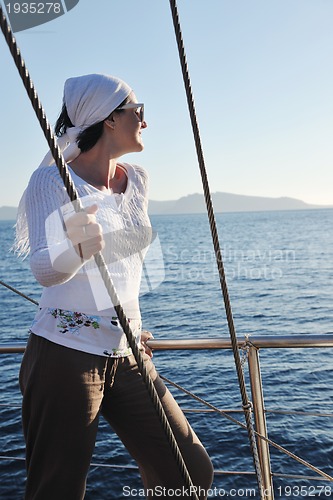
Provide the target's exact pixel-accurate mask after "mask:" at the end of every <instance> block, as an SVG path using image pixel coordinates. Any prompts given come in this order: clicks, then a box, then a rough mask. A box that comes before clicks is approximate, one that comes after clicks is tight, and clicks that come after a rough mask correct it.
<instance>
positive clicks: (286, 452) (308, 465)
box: [159, 374, 333, 481]
mask: <svg viewBox="0 0 333 500" xmlns="http://www.w3.org/2000/svg"><path fill="white" fill-rule="evenodd" d="M159 376H160V377H161V379H162V380H164V382H167V383H168V384H170V385H172V386H173V387H176V389H179V390H180V391H182V392H184V393H185V394H187V395H188V396H190V397H191V398H193V399H195V400H196V401H198V402H199V403H202V404H203V405H205V406H207V407H208V408H210V409H211V410H213V411H214V412H216V413H219V414H220V415H223V416H224V417H225V418H227V419H228V420H230V421H231V422H233V423H235V424H237V425H239V426H240V427H242V428H243V429H247V426H246V425H245V424H243V423H242V422H239V420H237V419H236V418H234V417H231V416H230V415H228V413H226V412H225V411H223V410H220V409H219V408H217V407H216V406H214V405H212V404H211V403H208V401H205V400H204V399H202V398H200V397H199V396H197V395H196V394H194V393H193V392H191V391H189V390H188V389H185V388H184V387H182V386H181V385H179V384H177V383H176V382H172V381H171V380H169V379H168V378H166V377H164V376H163V375H161V374H159ZM253 433H254V434H255V435H256V436H257V437H258V438H259V439H263V440H264V441H266V442H267V443H269V444H270V445H272V446H274V448H276V449H277V450H279V451H282V452H283V453H285V454H286V455H288V456H289V457H290V458H293V459H294V460H296V462H299V463H301V464H302V465H304V466H305V467H308V468H309V469H311V470H313V471H314V472H316V473H317V474H319V475H320V476H322V477H324V478H325V479H327V480H328V481H333V477H332V476H330V475H329V474H327V473H326V472H323V471H322V470H320V469H318V468H317V467H315V466H314V465H312V464H310V463H309V462H307V461H306V460H303V458H300V457H298V456H297V455H295V454H294V453H292V452H291V451H289V450H287V449H286V448H284V447H283V446H281V445H279V444H277V443H275V442H274V441H272V440H271V439H269V438H267V437H266V436H263V435H262V434H259V432H257V431H255V430H254V431H253Z"/></svg>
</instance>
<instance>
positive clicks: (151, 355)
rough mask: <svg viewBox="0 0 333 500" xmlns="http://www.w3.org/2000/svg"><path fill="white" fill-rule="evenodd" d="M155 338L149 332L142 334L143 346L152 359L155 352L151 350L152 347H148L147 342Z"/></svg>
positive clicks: (145, 331)
mask: <svg viewBox="0 0 333 500" xmlns="http://www.w3.org/2000/svg"><path fill="white" fill-rule="evenodd" d="M153 338H154V337H153V335H152V334H151V333H150V332H148V331H147V330H143V331H142V332H141V345H142V346H143V348H144V350H145V353H146V354H148V356H149V357H150V358H152V357H153V351H152V350H151V349H150V347H148V346H147V344H146V342H147V340H151V339H153Z"/></svg>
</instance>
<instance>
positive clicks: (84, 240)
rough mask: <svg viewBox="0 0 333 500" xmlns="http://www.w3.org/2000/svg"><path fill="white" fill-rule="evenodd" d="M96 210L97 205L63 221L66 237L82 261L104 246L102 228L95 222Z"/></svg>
mask: <svg viewBox="0 0 333 500" xmlns="http://www.w3.org/2000/svg"><path fill="white" fill-rule="evenodd" d="M97 210H98V206H97V205H91V206H90V207H87V208H85V210H84V211H83V212H77V213H75V214H74V215H72V216H71V217H69V218H68V219H67V220H66V221H65V224H66V230H67V236H68V238H69V239H70V240H71V242H72V244H73V246H74V248H75V251H76V253H77V254H78V255H79V256H80V257H81V259H84V260H89V259H90V257H92V256H93V255H95V254H96V253H98V252H100V251H101V250H103V248H104V246H105V243H104V238H103V232H102V226H101V225H100V224H98V222H97V220H96V215H95V214H96V212H97Z"/></svg>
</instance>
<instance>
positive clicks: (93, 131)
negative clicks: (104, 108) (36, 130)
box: [54, 97, 129, 153]
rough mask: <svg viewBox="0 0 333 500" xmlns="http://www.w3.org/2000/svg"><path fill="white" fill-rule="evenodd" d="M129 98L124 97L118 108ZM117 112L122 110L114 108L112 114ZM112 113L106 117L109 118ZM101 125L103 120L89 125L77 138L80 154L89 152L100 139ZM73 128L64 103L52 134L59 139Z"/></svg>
mask: <svg viewBox="0 0 333 500" xmlns="http://www.w3.org/2000/svg"><path fill="white" fill-rule="evenodd" d="M128 99H129V97H126V99H124V101H123V102H122V103H120V104H119V106H118V107H119V108H121V107H122V106H124V105H125V104H127V102H128ZM115 111H117V112H118V113H121V112H122V111H123V110H122V109H118V108H116V109H115V110H114V111H112V113H114V112H115ZM112 113H111V114H110V115H109V116H108V117H107V118H109V117H110V116H111V115H112ZM103 124H104V120H103V121H101V122H98V123H95V124H94V125H91V126H90V127H88V128H86V129H85V130H83V131H82V132H81V133H80V134H79V135H78V137H77V141H76V142H77V145H78V147H79V148H80V149H81V151H82V153H84V152H86V151H89V149H91V148H93V147H94V146H95V144H96V143H97V141H98V140H99V139H100V138H101V136H102V133H103ZM71 127H74V125H73V123H72V122H71V120H70V118H69V116H68V112H67V108H66V105H65V103H64V104H63V106H62V109H61V112H60V115H59V117H58V119H57V121H56V124H55V127H54V132H55V134H56V136H57V137H61V136H62V135H63V134H64V133H65V132H66V130H67V129H68V128H71Z"/></svg>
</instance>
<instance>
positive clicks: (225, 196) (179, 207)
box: [0, 192, 333, 220]
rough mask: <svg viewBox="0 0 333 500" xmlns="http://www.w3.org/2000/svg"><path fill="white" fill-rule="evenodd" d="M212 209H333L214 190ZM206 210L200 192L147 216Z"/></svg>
mask: <svg viewBox="0 0 333 500" xmlns="http://www.w3.org/2000/svg"><path fill="white" fill-rule="evenodd" d="M212 202H213V207H214V211H215V212H216V213H219V212H264V211H271V210H273V211H274V210H312V209H320V208H333V205H311V204H309V203H305V202H304V201H302V200H297V199H295V198H288V197H284V196H283V197H280V198H268V197H264V196H247V195H243V194H231V193H219V192H217V193H213V194H212ZM204 212H206V204H205V200H204V196H203V195H202V194H199V193H195V194H189V195H188V196H183V197H182V198H179V199H178V200H168V201H156V200H150V201H149V213H150V215H159V214H161V215H162V214H170V215H171V214H200V213H204ZM16 213H17V208H16V207H6V206H3V207H0V220H15V219H16Z"/></svg>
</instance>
